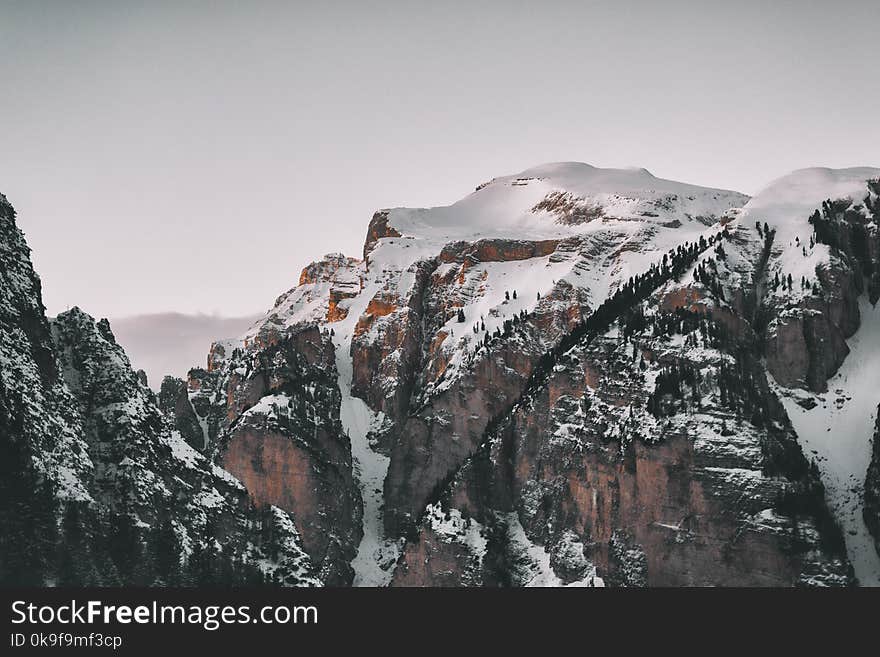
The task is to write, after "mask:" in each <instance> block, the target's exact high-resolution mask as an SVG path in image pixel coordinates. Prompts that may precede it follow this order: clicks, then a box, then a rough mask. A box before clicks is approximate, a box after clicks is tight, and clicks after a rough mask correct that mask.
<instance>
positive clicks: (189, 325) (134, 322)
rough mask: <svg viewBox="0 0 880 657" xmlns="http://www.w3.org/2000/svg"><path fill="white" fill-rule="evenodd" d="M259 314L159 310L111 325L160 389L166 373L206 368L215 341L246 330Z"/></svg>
mask: <svg viewBox="0 0 880 657" xmlns="http://www.w3.org/2000/svg"><path fill="white" fill-rule="evenodd" d="M260 317H261V315H252V316H247V317H220V316H216V315H185V314H182V313H156V314H150V315H136V316H133V317H123V318H119V319H111V320H110V326H111V328H112V329H113V333H114V335H115V336H116V340H117V341H118V342H119V344H121V345H122V346H123V348H124V349H125V352H126V353H127V354H128V357H129V359H130V360H131V365H132V367H133V368H134V369H136V370H138V369H142V370H144V371H145V372H146V373H147V378H148V380H149V383H150V387H151V388H153V389H154V390H158V389H159V386H160V385H161V384H162V377H164V376H165V375H166V374H172V375H174V376H178V377H181V378H185V377H186V374H187V372H188V371H189V369H190V368H192V367H197V366H198V367H204V366H205V363H206V360H207V356H208V349H209V348H210V347H211V343H212V342H214V341H215V340H221V339H223V338H231V337H236V336H238V335H240V334H242V333H244V331H245V330H246V329H247V328H248V327H249V326H250V325H251V324H252V323H253V322H255V321H256V320H257V319H259V318H260Z"/></svg>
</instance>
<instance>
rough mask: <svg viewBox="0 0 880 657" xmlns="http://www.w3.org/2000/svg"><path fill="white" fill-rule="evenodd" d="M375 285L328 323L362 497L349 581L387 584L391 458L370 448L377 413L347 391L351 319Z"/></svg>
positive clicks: (391, 551)
mask: <svg viewBox="0 0 880 657" xmlns="http://www.w3.org/2000/svg"><path fill="white" fill-rule="evenodd" d="M374 288H375V289H374ZM377 289H378V286H376V284H375V283H368V284H367V286H366V287H365V288H364V290H363V292H362V293H361V294H360V295H359V296H357V297H356V298H355V299H353V305H352V306H350V307H349V308H348V313H347V315H346V316H345V318H344V319H342V320H340V321H338V322H336V323H335V324H334V333H335V335H334V338H333V343H334V346H335V348H336V369H337V370H338V372H339V390H340V392H341V393H342V404H341V407H340V411H339V419H340V420H341V422H342V426H343V429H344V430H345V432H346V433H347V434H348V436H349V439H350V440H351V451H352V458H353V461H354V466H355V473H356V475H357V479H358V484H359V486H360V489H361V496H362V498H363V501H364V513H363V530H364V533H363V538H362V539H361V542H360V545H359V546H358V551H357V555H356V556H355V558H354V560H353V561H352V562H351V565H352V568H353V569H354V581H353V585H354V586H385V585H387V584H388V582H389V581H390V580H391V576H392V574H393V570H394V563H395V562H396V561H397V557H398V555H399V553H400V543H399V541H397V540H394V539H387V538H385V535H384V529H383V522H382V486H383V483H384V481H385V476H386V475H387V473H388V465H389V463H390V461H391V459H390V458H389V457H388V456H385V455H384V454H381V453H380V452H378V451H377V450H376V449H374V447H373V445H371V444H370V440H369V434H370V432H371V430H374V429H376V428H378V426H379V425H381V423H382V414H381V413H375V412H373V411H372V410H371V409H370V407H369V406H367V404H366V403H365V402H364V401H363V400H362V399H359V398H357V397H355V396H353V395H352V393H351V381H352V357H351V341H352V338H353V336H354V329H355V325H356V324H357V321H358V319H359V318H360V316H361V315H362V314H363V313H364V312H365V311H366V308H367V304H368V303H369V301H370V299H372V298H373V295H374V294H375V292H376V290H377Z"/></svg>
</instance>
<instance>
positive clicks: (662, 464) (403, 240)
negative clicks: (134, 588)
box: [9, 163, 880, 586]
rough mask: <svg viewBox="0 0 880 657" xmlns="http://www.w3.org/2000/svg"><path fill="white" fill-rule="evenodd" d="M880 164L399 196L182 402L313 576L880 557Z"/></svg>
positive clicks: (611, 175)
mask: <svg viewBox="0 0 880 657" xmlns="http://www.w3.org/2000/svg"><path fill="white" fill-rule="evenodd" d="M878 181H880V170H876V169H847V170H836V171H832V170H827V169H808V170H803V171H798V172H795V173H793V174H791V175H790V176H787V177H785V178H782V179H780V180H778V181H776V182H774V183H772V184H771V185H770V186H768V187H767V188H766V189H765V190H763V191H762V192H760V193H759V194H758V195H756V196H755V197H754V198H751V199H750V198H748V197H747V196H745V195H742V194H739V193H737V192H732V191H726V190H716V189H708V188H703V187H697V186H693V185H687V184H683V183H677V182H673V181H667V180H662V179H658V178H656V177H654V176H653V175H651V174H650V173H649V172H647V171H645V170H644V169H599V168H596V167H592V166H589V165H586V164H579V163H559V164H548V165H542V166H539V167H535V168H533V169H529V170H527V171H524V172H522V173H520V174H516V175H512V176H505V177H501V178H496V179H493V180H492V181H489V182H487V183H484V184H482V185H479V186H478V187H477V188H476V190H475V191H474V193H472V194H470V195H469V196H467V197H466V198H464V199H462V200H461V201H459V202H457V203H454V204H453V205H450V206H448V207H439V208H428V209H407V208H395V209H387V210H381V211H378V212H376V213H375V214H374V216H373V218H372V220H371V221H370V222H369V226H368V227H367V235H366V239H365V244H364V250H363V253H362V254H361V257H359V258H354V257H347V256H344V255H341V254H330V255H328V256H325V258H323V259H322V260H320V261H317V262H315V263H312V264H311V265H309V266H308V267H306V268H305V269H304V270H303V272H302V274H301V276H300V279H299V281H298V284H297V285H296V286H295V287H293V288H292V289H290V290H289V291H288V292H285V293H284V294H282V295H281V296H280V297H278V299H277V300H276V302H275V305H274V307H273V308H272V309H271V310H270V311H269V312H268V313H267V314H266V315H265V316H264V317H262V318H260V319H259V320H257V321H256V322H254V323H253V324H252V325H251V327H250V328H248V329H247V330H246V331H245V332H244V334H243V335H242V336H241V337H240V338H239V339H234V340H223V341H219V342H216V343H214V344H213V345H212V347H211V349H210V353H209V355H208V360H207V367H205V368H195V369H193V370H191V371H190V373H189V376H188V380H187V381H181V380H175V379H167V380H166V381H165V382H164V384H163V386H162V390H161V391H160V393H159V395H158V399H157V406H158V407H159V409H160V410H161V411H162V413H163V414H164V417H163V421H164V422H167V423H171V424H172V425H173V432H172V434H171V435H172V436H179V443H177V444H178V447H177V449H179V450H182V449H184V448H186V449H190V450H191V451H192V452H193V453H195V452H198V453H199V458H202V459H205V462H206V463H209V464H211V467H212V468H215V469H216V470H217V471H219V472H226V473H229V474H228V475H226V476H230V475H231V478H233V480H235V481H237V482H240V484H239V485H240V486H242V489H243V490H246V491H247V497H248V498H249V499H250V500H251V503H252V504H253V505H254V506H255V508H256V509H260V508H269V509H273V510H275V511H273V513H276V514H284V515H283V517H285V518H287V519H288V521H289V526H290V528H291V529H292V531H294V532H296V536H297V539H296V540H297V543H296V545H297V546H298V548H299V549H300V557H301V560H300V561H299V562H298V563H300V564H301V565H302V564H305V565H304V566H303V567H302V569H301V571H300V572H301V577H303V578H304V580H308V581H315V582H323V583H331V584H338V583H345V584H347V583H353V584H355V585H394V586H406V585H419V586H424V585H506V586H527V585H533V586H534V585H538V586H551V585H552V586H561V585H573V586H596V585H603V584H604V585H619V586H641V585H649V586H650V585H673V586H675V585H761V586H789V585H847V584H850V583H852V582H855V581H858V582H859V583H862V584H877V583H880V567H878V556H877V551H876V545H875V544H874V541H876V540H877V537H878V535H880V502H878V499H880V492H878V491H880V474H878V472H880V453H878V450H877V446H876V442H875V445H874V451H873V452H872V449H871V438H872V436H873V434H874V431H875V421H876V418H877V413H876V409H877V405H878V402H880V393H876V392H875V391H874V390H873V389H872V386H871V385H869V383H870V377H871V375H872V373H873V372H874V371H875V370H876V367H875V364H874V362H873V358H874V354H875V353H880V343H878V340H880V337H878V336H877V335H876V331H875V330H874V319H873V317H874V306H873V304H874V303H875V302H876V301H877V298H878V296H880V240H878V231H877V226H876V223H875V217H876V216H877V212H878V210H880V205H878V204H880V202H878V191H880V182H878ZM11 325H12V324H11V323H10V324H9V326H11ZM107 330H109V329H107ZM71 342H73V343H74V344H73V346H70V345H71ZM79 342H80V341H69V340H68V341H67V342H62V341H59V340H58V338H56V342H55V343H52V344H47V345H46V349H48V350H49V352H51V353H52V354H57V355H56V356H55V357H56V358H59V359H60V361H61V362H68V361H70V362H73V361H75V359H70V358H68V357H65V356H64V354H65V353H67V351H65V350H68V351H72V352H73V353H75V352H76V349H75V348H74V347H75V344H79ZM65 345H68V346H65ZM34 353H39V352H34ZM120 358H124V354H123V355H122V356H120ZM66 378H67V379H69V380H70V383H68V384H67V390H68V391H72V390H76V389H77V385H76V383H75V382H76V380H77V378H76V376H75V375H72V376H68V377H66ZM32 385H35V386H36V385H41V384H38V383H37V382H36V380H34V382H33V384H32ZM71 394H75V393H71ZM131 394H133V393H131ZM47 403H48V402H47ZM36 433H37V434H39V433H40V432H39V431H38V432H36ZM74 433H75V432H74ZM77 435H78V434H77ZM31 440H32V441H34V440H36V439H35V438H34V439H31ZM33 444H35V445H37V443H33ZM36 449H38V450H40V451H45V452H46V453H47V454H51V453H52V452H51V450H49V449H48V448H47V447H46V446H43V445H38V447H37V448H36ZM47 459H48V456H47V457H46V458H45V459H44V460H47ZM71 467H72V466H71ZM157 467H158V466H157ZM148 469H149V468H148ZM150 471H151V472H152V471H154V470H150ZM866 474H867V481H866ZM113 476H115V475H109V477H110V480H113ZM183 496H184V497H187V496H188V495H187V494H183ZM218 540H219V539H218ZM221 542H222V541H221ZM186 559H187V555H186V554H185V553H184V554H183V555H182V556H181V561H182V562H185V561H186ZM309 578H311V579H309ZM287 583H296V582H295V581H293V580H288V581H287Z"/></svg>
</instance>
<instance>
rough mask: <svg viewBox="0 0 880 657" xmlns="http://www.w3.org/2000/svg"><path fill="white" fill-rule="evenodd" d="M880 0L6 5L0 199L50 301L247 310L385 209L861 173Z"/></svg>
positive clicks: (358, 235) (351, 240) (877, 128)
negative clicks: (599, 186)
mask: <svg viewBox="0 0 880 657" xmlns="http://www.w3.org/2000/svg"><path fill="white" fill-rule="evenodd" d="M878 25H880V3H877V2H876V1H862V2H856V1H846V0H837V1H834V2H831V1H828V2H806V1H804V2H789V3H786V2H779V1H775V2H772V3H771V2H754V3H748V2H742V1H738V2H730V1H729V0H726V1H724V2H712V1H707V0H704V1H702V2H697V1H693V2H624V1H621V0H616V1H614V2H548V1H545V0H541V1H540V2H538V1H534V0H532V1H530V2H516V1H515V0H506V1H504V2H479V1H476V0H474V1H471V2H460V3H458V2H449V1H445V0H444V1H440V2H438V1H437V0H432V1H430V2H417V1H410V2H403V1H400V2H370V1H369V0H360V1H358V2H346V3H342V2H339V3H334V2H328V1H327V0H324V1H321V2H317V1H316V2H312V3H296V2H278V3H268V2H266V3H258V2H235V3H232V2H230V3H229V4H228V5H226V4H223V3H219V2H204V3H187V2H181V1H179V0H178V1H176V2H169V3H167V4H166V3H161V2H156V1H152V2H140V1H138V2H131V3H126V2H122V1H120V0H117V1H113V2H110V1H108V2H100V3H90V2H83V1H77V2H68V1H63V2H57V3H44V2H39V1H37V0H26V1H23V2H10V1H3V0H0V81H2V85H3V89H2V100H0V131H2V132H0V191H2V192H3V193H5V194H6V195H7V196H8V197H9V200H10V201H11V202H12V203H13V205H14V206H15V207H16V209H17V210H18V214H19V224H20V226H21V227H22V228H23V229H24V230H25V232H26V234H27V237H28V240H29V242H30V244H31V247H32V248H33V250H34V261H35V264H36V267H37V269H38V271H39V272H40V274H41V275H42V278H43V288H44V299H45V301H46V304H47V306H48V309H49V312H50V313H52V314H54V313H56V312H58V311H59V310H62V309H64V308H65V307H67V306H68V305H73V304H77V305H80V306H81V307H83V308H84V309H85V310H87V311H89V312H91V313H92V314H95V315H99V316H103V315H110V316H118V315H126V314H133V313H140V312H155V311H170V310H174V311H183V312H195V311H206V312H215V311H216V312H221V313H223V314H227V315H235V314H244V313H251V312H254V311H259V310H264V309H266V308H268V307H269V306H271V304H272V303H273V301H274V299H275V297H276V296H277V295H278V294H280V293H281V292H282V291H284V290H286V289H287V288H289V287H291V286H292V285H293V284H295V282H296V280H297V277H298V275H299V271H300V269H301V268H302V267H303V265H305V264H307V263H308V262H309V261H311V260H313V259H316V258H318V257H319V256H321V255H323V254H324V253H325V252H328V251H344V252H345V253H348V254H351V255H356V254H359V253H360V251H361V247H362V244H363V238H364V234H365V232H366V226H367V222H368V221H369V218H370V216H371V214H372V212H373V211H374V210H375V209H377V208H379V207H388V206H397V205H420V206H429V205H438V204H447V203H450V202H453V201H455V200H457V199H458V198H460V197H461V196H463V195H465V194H467V193H468V192H470V191H472V190H473V188H474V186H475V185H477V184H478V183H481V182H483V181H484V180H487V179H489V178H492V177H494V176H498V175H504V174H508V173H515V172H517V171H519V170H522V169H525V168H527V167H529V166H532V165H535V164H539V163H542V162H548V161H556V160H579V161H584V162H588V163H591V164H594V165H597V166H630V165H632V166H643V167H646V168H648V169H650V170H651V171H652V172H653V173H654V174H655V175H658V176H662V177H666V178H673V179H679V180H684V181H688V182H693V183H698V184H704V185H710V186H719V187H726V188H733V189H738V190H740V191H745V192H754V191H756V190H757V189H758V188H759V187H760V186H762V185H763V184H764V183H766V182H769V180H770V179H772V178H774V177H777V176H779V175H782V174H784V173H786V172H788V171H789V170H791V169H795V168H799V167H804V166H813V165H824V166H834V167H839V166H853V165H874V166H878V165H880V84H878V76H877V65H878V61H880V38H878Z"/></svg>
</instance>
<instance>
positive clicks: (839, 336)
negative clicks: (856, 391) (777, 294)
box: [764, 267, 859, 392]
mask: <svg viewBox="0 0 880 657" xmlns="http://www.w3.org/2000/svg"><path fill="white" fill-rule="evenodd" d="M817 273H818V278H819V280H820V281H821V284H822V289H823V290H824V294H823V295H822V296H821V297H819V296H810V297H807V298H804V299H801V300H798V301H796V302H794V303H793V304H791V303H785V304H784V305H783V304H777V303H774V304H773V305H772V306H771V309H770V311H769V312H770V315H771V316H772V318H773V319H772V320H771V321H770V324H769V326H768V329H767V338H766V342H765V347H764V349H765V354H766V357H767V369H768V370H769V371H770V373H771V374H772V375H773V377H774V378H775V379H776V380H777V381H778V382H779V383H780V384H782V385H784V386H786V387H799V388H805V389H807V390H812V391H814V392H824V391H826V390H827V384H826V382H827V380H828V379H829V378H831V376H832V375H833V374H834V373H835V372H836V371H837V369H838V368H839V367H840V365H841V364H842V363H843V360H844V359H845V358H846V356H847V354H848V353H849V348H848V347H847V346H846V338H848V337H850V336H851V335H852V334H853V333H855V331H856V329H857V328H858V325H859V306H858V295H859V289H858V287H857V285H856V283H855V280H854V278H853V276H852V272H851V271H848V270H845V269H843V268H842V267H841V268H835V269H834V270H824V269H820V270H819V271H818V272H817Z"/></svg>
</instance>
